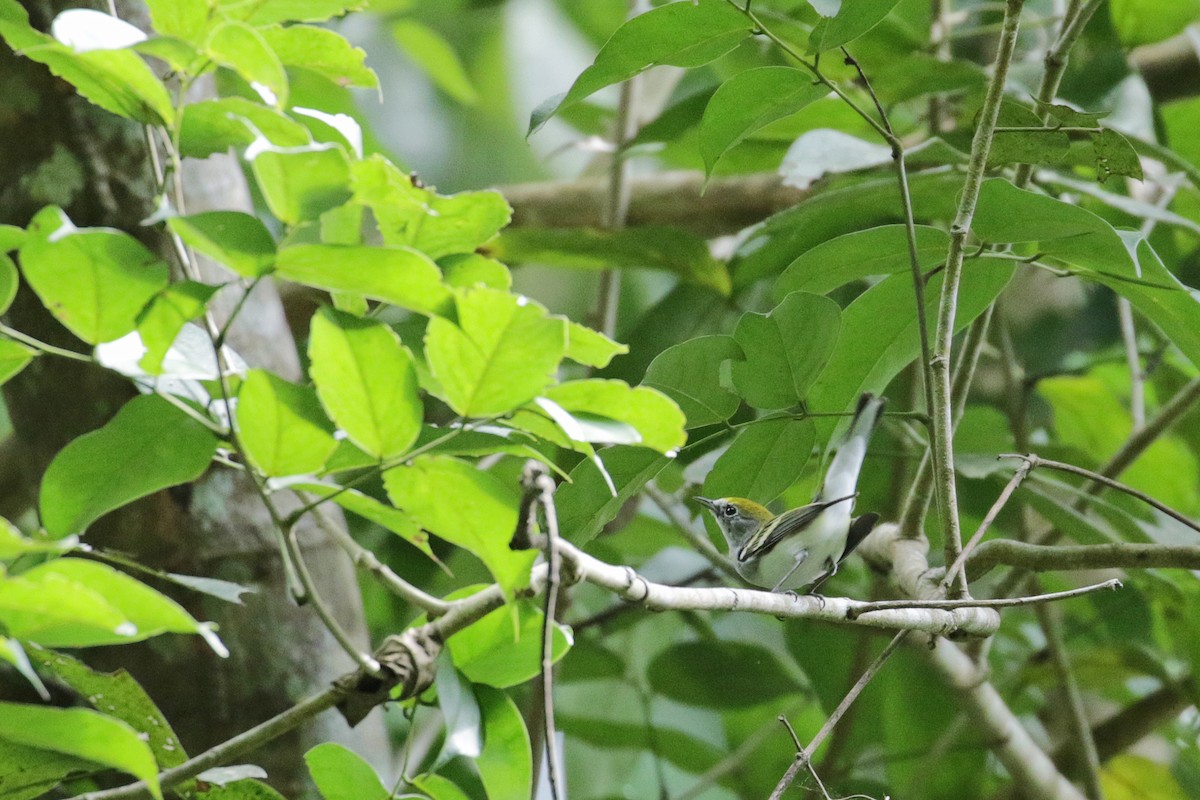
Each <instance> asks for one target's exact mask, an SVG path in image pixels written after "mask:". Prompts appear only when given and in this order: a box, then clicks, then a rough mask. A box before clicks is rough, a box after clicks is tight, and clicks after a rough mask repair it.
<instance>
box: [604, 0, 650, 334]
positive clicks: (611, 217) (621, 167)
mask: <svg viewBox="0 0 1200 800" xmlns="http://www.w3.org/2000/svg"><path fill="white" fill-rule="evenodd" d="M638 5H639V0H629V17H630V18H632V17H633V16H635V15H636V14H637V11H638ZM637 90H638V76H637V75H634V76H633V77H631V78H629V79H628V80H626V81H625V82H623V83H622V84H621V88H620V96H619V98H618V100H617V114H616V119H615V120H614V121H613V153H612V160H611V162H610V163H609V168H608V201H607V203H606V204H605V207H604V221H603V224H604V227H605V228H608V229H609V230H614V231H619V230H621V229H622V228H624V227H625V221H626V219H627V218H628V216H629V197H630V191H629V159H628V157H627V153H626V150H625V146H626V144H628V142H629V140H630V139H632V138H633V137H634V136H636V135H637V125H638V120H637V112H636V109H637V97H638V91H637ZM596 293H597V296H596V324H597V327H598V328H599V330H600V332H601V333H603V334H604V335H605V336H607V337H609V338H613V337H615V336H616V332H617V317H618V312H619V311H620V306H621V271H620V270H619V269H606V270H604V271H603V272H601V273H600V280H599V283H598V285H597V287H596Z"/></svg>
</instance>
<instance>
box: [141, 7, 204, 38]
mask: <svg viewBox="0 0 1200 800" xmlns="http://www.w3.org/2000/svg"><path fill="white" fill-rule="evenodd" d="M146 5H147V6H148V7H149V9H150V21H151V23H152V25H153V28H154V32H155V33H157V34H158V35H159V36H172V37H175V38H178V39H183V40H184V41H185V42H191V43H192V44H200V42H201V41H202V40H203V38H204V36H205V34H206V33H207V31H208V28H209V26H210V25H211V20H212V18H213V17H212V15H211V14H210V11H209V9H208V8H207V7H206V6H205V4H203V3H195V2H192V0H146Z"/></svg>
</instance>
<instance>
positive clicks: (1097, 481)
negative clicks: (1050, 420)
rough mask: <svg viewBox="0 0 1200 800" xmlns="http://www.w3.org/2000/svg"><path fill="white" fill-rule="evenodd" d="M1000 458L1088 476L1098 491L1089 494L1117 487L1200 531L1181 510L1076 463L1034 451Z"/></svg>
mask: <svg viewBox="0 0 1200 800" xmlns="http://www.w3.org/2000/svg"><path fill="white" fill-rule="evenodd" d="M998 458H1019V459H1022V460H1024V461H1025V463H1027V464H1029V466H1030V468H1031V469H1033V468H1036V467H1046V468H1048V469H1056V470H1058V471H1060V472H1069V473H1071V474H1072V475H1080V476H1082V477H1084V478H1087V479H1088V480H1090V481H1093V482H1094V483H1093V489H1095V490H1096V491H1090V492H1089V494H1096V493H1098V490H1099V487H1101V486H1107V487H1108V488H1109V489H1116V490H1117V491H1118V492H1124V493H1125V494H1127V495H1129V496H1130V497H1136V498H1137V499H1138V500H1141V501H1142V502H1143V503H1145V504H1146V505H1148V506H1151V507H1153V508H1155V509H1157V510H1159V511H1161V512H1162V513H1164V514H1166V515H1167V516H1168V517H1170V518H1171V519H1173V520H1175V521H1176V522H1179V523H1182V524H1183V525H1186V526H1187V527H1189V528H1191V529H1192V530H1194V531H1196V532H1197V533H1200V524H1197V523H1196V522H1195V521H1194V520H1192V519H1191V518H1190V517H1187V516H1185V515H1184V514H1181V513H1180V512H1178V511H1176V510H1175V509H1173V508H1171V507H1170V506H1168V505H1166V504H1164V503H1161V502H1159V501H1158V500H1155V499H1154V498H1153V497H1151V496H1150V495H1148V494H1146V493H1145V492H1140V491H1138V490H1137V489H1134V488H1133V487H1132V486H1127V485H1126V484H1124V483H1121V482H1120V481H1116V480H1113V479H1112V478H1109V477H1107V476H1105V475H1102V474H1100V473H1098V472H1092V471H1091V470H1090V469H1084V468H1083V467H1077V466H1075V465H1074V464H1066V463H1064V462H1062V461H1051V460H1050V459H1046V458H1041V457H1040V456H1036V455H1034V454H1032V453H1030V454H1028V455H1021V454H1018V453H1003V454H1001V455H1000V456H998Z"/></svg>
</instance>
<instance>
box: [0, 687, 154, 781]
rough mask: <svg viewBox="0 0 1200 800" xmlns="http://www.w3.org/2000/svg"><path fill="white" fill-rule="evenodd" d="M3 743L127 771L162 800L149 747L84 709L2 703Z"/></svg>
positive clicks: (0, 731) (114, 722)
mask: <svg viewBox="0 0 1200 800" xmlns="http://www.w3.org/2000/svg"><path fill="white" fill-rule="evenodd" d="M0 738H3V739H5V740H7V741H9V742H13V743H15V744H18V745H26V746H30V747H37V748H41V749H44V750H53V751H55V752H57V753H65V754H66V755H69V756H72V757H75V758H83V759H87V760H88V761H94V762H96V763H98V764H103V765H104V766H106V767H111V768H113V769H118V770H120V771H122V772H126V773H128V774H130V775H133V776H134V777H135V778H137V779H139V780H142V781H145V782H146V785H147V788H148V789H149V791H150V793H151V794H152V795H153V796H154V797H155V798H156V800H162V791H161V790H160V789H159V785H158V766H157V765H156V764H155V761H154V754H153V753H152V752H151V751H150V746H149V745H148V744H146V743H145V742H144V741H142V739H141V737H139V736H138V733H137V731H135V730H134V729H133V728H131V727H129V726H128V725H126V724H125V723H124V722H121V721H120V720H116V719H113V718H112V717H106V716H104V715H103V714H98V713H96V712H95V711H92V710H90V709H84V708H49V707H46V706H30V705H22V704H18V703H0Z"/></svg>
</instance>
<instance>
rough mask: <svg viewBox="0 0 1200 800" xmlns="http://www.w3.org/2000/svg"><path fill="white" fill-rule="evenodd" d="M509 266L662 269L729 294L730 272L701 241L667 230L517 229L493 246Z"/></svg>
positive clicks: (645, 228)
mask: <svg viewBox="0 0 1200 800" xmlns="http://www.w3.org/2000/svg"><path fill="white" fill-rule="evenodd" d="M491 249H492V251H493V252H494V253H495V255H496V257H497V258H499V259H501V260H503V261H506V262H508V263H510V264H522V263H536V264H545V265H547V266H552V267H567V268H572V269H589V270H606V269H624V268H643V269H661V270H666V271H668V272H673V273H675V274H676V275H679V277H681V278H682V279H683V280H685V281H688V282H689V283H695V284H698V285H700V286H708V287H710V288H712V289H714V290H715V291H717V292H719V293H721V294H723V295H728V294H729V291H730V281H729V273H728V271H727V270H726V269H725V265H724V264H723V263H722V262H720V261H718V260H717V259H715V258H713V256H712V253H711V252H710V251H709V248H708V243H707V242H706V241H704V239H702V238H701V237H699V236H697V235H695V234H693V233H688V232H686V231H682V230H679V229H678V228H665V227H648V226H647V227H637V228H625V229H622V230H602V229H599V228H525V227H522V228H514V229H512V230H509V231H506V232H505V233H504V234H503V235H502V236H501V237H500V239H499V240H498V241H497V242H495V244H493V245H492V248H491Z"/></svg>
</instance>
